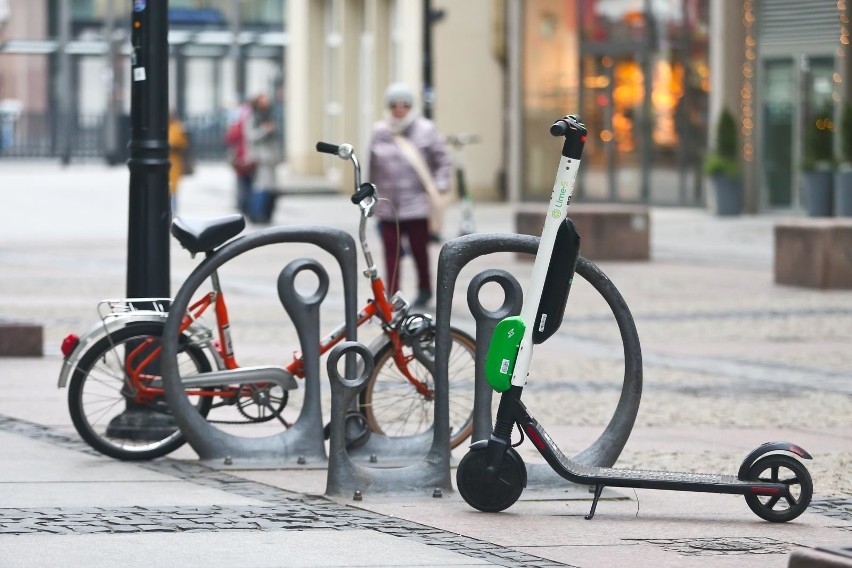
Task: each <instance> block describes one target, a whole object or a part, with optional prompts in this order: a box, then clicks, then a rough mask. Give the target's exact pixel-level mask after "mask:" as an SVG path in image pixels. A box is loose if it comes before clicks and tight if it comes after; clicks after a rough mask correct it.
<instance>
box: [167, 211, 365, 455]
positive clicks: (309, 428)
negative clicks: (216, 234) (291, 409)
mask: <svg viewBox="0 0 852 568" xmlns="http://www.w3.org/2000/svg"><path fill="white" fill-rule="evenodd" d="M279 243H308V244H313V245H316V246H318V247H319V248H321V249H323V250H325V251H327V252H329V253H330V254H331V255H332V256H334V258H335V260H337V263H338V265H339V266H340V271H341V274H342V277H343V295H344V305H345V315H346V323H345V331H346V335H347V337H349V338H353V339H354V338H355V337H357V336H356V333H357V331H356V330H357V319H356V318H357V313H358V308H357V304H356V300H357V278H358V274H357V259H356V248H355V241H354V240H353V239H352V237H351V236H350V235H349V234H348V233H345V232H343V231H340V230H337V229H332V228H329V227H272V228H269V229H264V230H261V231H258V232H256V233H252V234H248V235H245V236H242V237H240V238H238V239H236V240H234V241H232V242H230V243H228V244H226V245H224V246H223V247H222V248H220V249H218V250H217V251H216V252H214V253H213V254H211V255H210V256H209V257H208V258H206V259H205V260H204V262H202V263H201V264H200V265H198V267H196V269H195V270H194V271H193V272H192V273H191V274H190V275H189V277H188V278H187V279H186V281H185V282H184V283H183V285H182V286H181V288H180V290H179V291H178V293H177V295H176V296H175V298H174V301H173V303H172V306H171V309H170V315H169V318H168V319H167V320H166V326H165V328H164V330H163V382H164V387H165V391H166V397H167V399H168V402H169V407H170V409H171V411H172V414H173V415H174V417H175V422H176V423H177V425H178V426H179V427H180V429H181V431H182V432H183V435H184V437H185V438H186V440H187V441H188V442H189V444H190V445H191V446H192V448H193V449H194V450H195V451H196V452H197V453H198V455H199V457H200V458H201V459H202V460H213V459H222V458H226V457H231V458H232V459H242V460H243V462H245V461H254V462H262V463H264V464H273V463H274V464H278V463H281V462H284V463H294V464H295V463H296V462H297V460H298V458H299V457H308V456H309V455H310V456H314V457H315V458H317V459H320V458H321V459H322V460H325V449H324V441H323V428H322V415H321V409H320V406H319V396H318V390H319V353H318V348H317V346H318V345H319V339H310V338H309V337H308V336H310V335H311V333H312V332H311V331H310V330H309V329H306V328H309V327H310V326H312V325H315V324H314V321H315V320H314V319H313V315H312V313H311V312H312V311H313V310H314V308H315V307H316V306H315V305H314V302H315V303H316V305H318V304H319V301H321V300H319V301H316V300H315V298H308V299H307V300H305V301H303V303H302V306H301V307H298V306H296V307H294V312H293V313H295V314H296V316H295V317H294V316H293V315H292V314H291V317H294V322H295V323H296V325H297V328H298V329H299V339H300V342H301V343H302V345H301V348H302V353H303V354H304V355H305V361H304V363H305V371H306V377H305V388H306V393H305V404H304V407H303V409H302V413H301V414H300V415H299V419H298V420H297V421H296V423H295V424H294V425H293V427H292V428H290V429H289V430H286V431H283V432H280V433H278V434H275V435H273V436H267V437H263V438H252V437H243V436H235V435H233V434H230V433H226V432H223V431H222V430H220V429H219V428H217V427H216V426H214V425H213V424H210V423H209V422H207V420H205V419H204V418H203V417H202V416H201V415H200V414H198V412H197V411H196V410H195V407H194V406H193V405H192V403H190V401H189V399H188V398H187V396H186V394H185V393H184V390H183V385H182V383H181V379H180V375H179V374H178V369H177V352H176V350H177V344H178V341H177V338H178V330H179V328H180V323H181V319H182V317H183V314H184V313H186V310H187V308H188V306H189V303H190V300H191V298H192V295H193V293H194V292H195V291H196V290H197V289H198V288H199V287H200V286H201V285H202V284H203V283H204V281H205V280H206V279H207V278H208V277H209V276H210V275H211V274H212V273H213V271H214V270H215V269H217V268H219V267H220V266H222V265H223V264H225V263H226V262H227V261H229V260H231V259H233V258H235V257H237V256H239V255H241V254H243V253H245V252H247V251H250V250H252V249H256V248H258V247H262V246H265V245H271V244H279ZM307 266H308V265H304V264H298V263H296V264H293V263H291V265H290V266H288V268H290V270H291V271H292V272H293V274H292V276H293V277H294V276H295V272H298V271H300V270H304V269H308V268H307ZM285 273H287V274H290V273H289V272H288V271H287V268H285V269H284V271H283V272H282V274H281V276H280V277H279V293H281V280H282V279H283V280H286V279H287V278H289V277H290V276H285ZM318 292H319V290H318ZM284 295H287V294H284ZM323 295H324V294H323ZM282 299H283V298H282ZM292 299H293V300H294V303H296V301H297V300H298V297H295V296H294V297H293V298H292ZM288 311H289V310H288ZM296 318H299V321H296ZM300 322H301V323H300ZM318 327H319V326H318V324H316V328H315V329H316V330H317V331H318ZM306 342H307V343H306ZM353 363H354V360H353ZM347 370H348V369H347ZM353 371H354V365H353ZM311 383H314V386H310V385H311ZM320 448H322V450H320ZM299 461H302V460H299ZM300 465H301V464H300Z"/></svg>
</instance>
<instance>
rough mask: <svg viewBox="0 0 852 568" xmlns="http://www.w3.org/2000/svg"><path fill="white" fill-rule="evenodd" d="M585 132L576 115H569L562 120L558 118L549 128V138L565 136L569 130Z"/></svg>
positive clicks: (580, 120)
mask: <svg viewBox="0 0 852 568" xmlns="http://www.w3.org/2000/svg"><path fill="white" fill-rule="evenodd" d="M571 129H573V130H583V131H585V130H586V127H585V125H584V124H583V120H582V119H581V118H580V117H579V116H577V115H576V114H569V115H568V116H566V117H564V118H560V119H559V120H557V121H556V122H554V123H553V126H551V127H550V134H551V136H565V135H566V134H568V131H569V130H571Z"/></svg>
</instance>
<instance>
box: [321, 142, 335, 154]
mask: <svg viewBox="0 0 852 568" xmlns="http://www.w3.org/2000/svg"><path fill="white" fill-rule="evenodd" d="M339 150H340V146H338V145H337V144H329V143H328V142H317V152H321V153H323V154H332V155H334V156H336V155H337V152H338V151H339Z"/></svg>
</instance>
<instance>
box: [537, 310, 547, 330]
mask: <svg viewBox="0 0 852 568" xmlns="http://www.w3.org/2000/svg"><path fill="white" fill-rule="evenodd" d="M546 321H547V314H541V322H540V323H539V324H538V330H539V331H544V322H546Z"/></svg>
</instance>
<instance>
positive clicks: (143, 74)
mask: <svg viewBox="0 0 852 568" xmlns="http://www.w3.org/2000/svg"><path fill="white" fill-rule="evenodd" d="M132 10H133V11H132V20H131V22H132V23H131V26H132V30H131V35H130V41H131V46H132V49H133V51H132V54H131V56H130V66H131V88H130V143H129V145H128V148H129V150H130V152H129V154H130V159H129V160H128V161H127V165H128V167H129V168H130V199H129V217H128V220H129V222H128V231H127V297H128V298H168V297H169V264H170V259H169V224H170V222H171V214H170V212H169V165H170V163H169V140H168V127H169V108H168V104H169V83H168V77H169V43H168V32H169V20H168V2H167V0H151V1H147V0H132ZM126 405H127V406H126V409H125V411H124V412H123V413H122V414H119V415H118V416H116V417H115V418H113V419H112V420H111V421H110V423H109V425H108V427H107V435H109V436H115V437H121V438H130V439H138V440H160V439H162V438H164V437H165V436H167V435H169V434H170V433H171V432H173V431H174V429H175V425H174V422H173V420H172V417H171V415H169V414H166V413H162V412H153V411H151V410H150V409H148V408H145V407H142V406H139V405H137V404H135V403H134V402H133V400H131V399H130V398H128V399H127V400H126Z"/></svg>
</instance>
